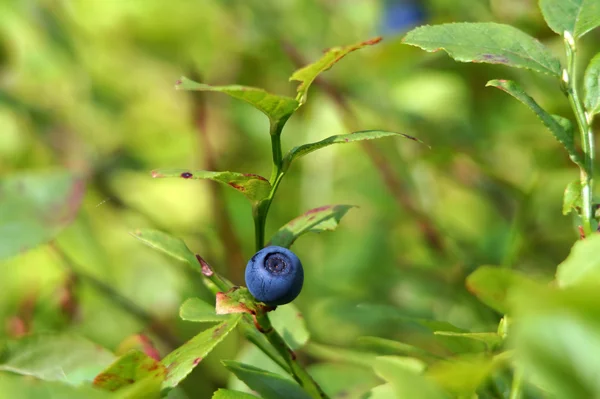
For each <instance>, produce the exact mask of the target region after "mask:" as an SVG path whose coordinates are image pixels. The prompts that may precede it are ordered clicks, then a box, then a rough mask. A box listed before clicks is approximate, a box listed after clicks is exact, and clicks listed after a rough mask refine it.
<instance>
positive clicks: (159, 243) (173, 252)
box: [131, 229, 199, 268]
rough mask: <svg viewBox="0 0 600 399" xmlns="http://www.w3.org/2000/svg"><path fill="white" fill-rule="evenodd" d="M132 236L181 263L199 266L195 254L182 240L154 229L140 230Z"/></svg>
mask: <svg viewBox="0 0 600 399" xmlns="http://www.w3.org/2000/svg"><path fill="white" fill-rule="evenodd" d="M131 235H132V236H134V237H135V238H137V239H138V240H140V241H141V242H143V243H144V244H146V245H147V246H149V247H151V248H154V249H156V250H158V251H160V252H162V253H164V254H167V255H169V256H170V257H172V258H175V259H177V260H179V261H181V262H187V263H188V264H189V265H190V266H192V267H194V268H197V267H198V265H199V263H198V260H197V259H196V256H195V255H194V253H193V252H192V251H190V249H189V248H188V247H187V245H185V243H184V242H183V240H182V239H181V238H177V237H173V236H172V235H170V234H167V233H163V232H162V231H158V230H153V229H138V230H136V231H134V232H132V233H131Z"/></svg>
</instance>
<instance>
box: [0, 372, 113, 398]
mask: <svg viewBox="0 0 600 399" xmlns="http://www.w3.org/2000/svg"><path fill="white" fill-rule="evenodd" d="M0 392H2V397H4V398H7V399H8V398H11V399H13V398H14V399H82V398H85V399H120V398H118V397H117V398H116V397H115V395H114V394H113V393H111V392H107V391H103V390H101V389H97V388H94V387H93V386H91V385H79V386H72V385H68V384H65V383H62V382H58V381H43V380H38V379H36V378H30V377H23V376H17V375H10V374H8V373H0Z"/></svg>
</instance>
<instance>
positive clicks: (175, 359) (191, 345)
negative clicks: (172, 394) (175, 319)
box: [162, 315, 242, 389]
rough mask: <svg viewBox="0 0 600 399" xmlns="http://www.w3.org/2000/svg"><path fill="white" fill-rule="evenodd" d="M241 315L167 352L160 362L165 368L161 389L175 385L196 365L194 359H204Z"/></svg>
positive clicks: (231, 328)
mask: <svg viewBox="0 0 600 399" xmlns="http://www.w3.org/2000/svg"><path fill="white" fill-rule="evenodd" d="M241 317H242V315H236V316H233V317H232V318H230V319H229V320H227V321H225V322H223V323H221V324H218V325H216V326H214V327H212V328H209V329H208V330H205V331H203V332H201V333H200V334H198V335H196V336H195V337H194V338H192V339H191V340H189V341H188V342H186V343H185V344H183V345H182V346H180V347H179V348H177V349H175V350H174V351H173V352H171V353H169V354H168V355H167V356H166V357H165V358H164V359H163V360H162V364H163V365H164V366H165V367H166V368H167V371H168V372H167V378H166V380H165V381H164V382H163V384H162V388H163V389H169V388H173V387H175V386H177V385H178V384H179V383H180V382H181V381H182V380H183V379H184V378H185V377H187V375H188V374H189V373H191V372H192V370H193V369H194V368H195V367H196V366H197V365H198V362H197V361H196V359H198V358H201V359H204V358H205V357H206V355H208V354H209V353H210V352H211V351H212V350H213V349H214V348H215V346H217V345H218V344H219V343H220V342H221V341H223V339H225V337H226V336H227V335H228V334H229V333H230V332H231V331H233V329H234V328H235V326H236V325H237V323H238V322H239V321H240V319H241Z"/></svg>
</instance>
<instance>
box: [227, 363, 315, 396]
mask: <svg viewBox="0 0 600 399" xmlns="http://www.w3.org/2000/svg"><path fill="white" fill-rule="evenodd" d="M223 365H225V367H226V368H227V370H229V371H231V372H232V373H233V374H235V375H236V377H237V378H239V379H240V380H242V381H244V383H246V385H248V386H249V387H250V389H252V390H254V391H256V392H257V393H259V394H260V396H261V397H262V398H264V399H281V398H286V399H311V397H310V395H309V394H308V393H307V392H306V391H304V389H302V387H300V385H298V384H297V383H296V382H295V381H292V380H290V379H287V378H284V377H282V376H280V375H278V374H274V373H271V372H268V371H265V370H262V369H259V368H257V367H253V366H250V365H247V364H243V363H238V362H234V361H232V360H224V361H223Z"/></svg>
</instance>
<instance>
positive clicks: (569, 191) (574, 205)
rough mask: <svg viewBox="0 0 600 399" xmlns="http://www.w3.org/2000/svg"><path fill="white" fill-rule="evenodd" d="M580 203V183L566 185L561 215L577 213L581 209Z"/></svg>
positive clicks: (573, 182)
mask: <svg viewBox="0 0 600 399" xmlns="http://www.w3.org/2000/svg"><path fill="white" fill-rule="evenodd" d="M582 206H583V205H582V203H581V181H580V180H574V181H572V182H571V183H569V184H568V185H567V188H566V189H565V195H564V197H563V208H562V212H563V215H568V214H569V213H571V211H575V212H576V213H579V210H580V209H581V208H582Z"/></svg>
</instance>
